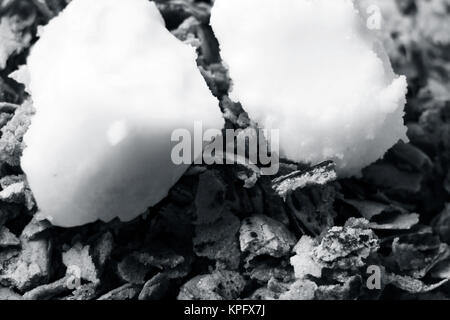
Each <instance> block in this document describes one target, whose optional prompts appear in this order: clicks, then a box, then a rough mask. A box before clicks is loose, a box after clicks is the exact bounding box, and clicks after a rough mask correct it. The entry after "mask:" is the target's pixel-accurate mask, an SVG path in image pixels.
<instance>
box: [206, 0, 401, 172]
mask: <svg viewBox="0 0 450 320" xmlns="http://www.w3.org/2000/svg"><path fill="white" fill-rule="evenodd" d="M359 9H360V10H361V12H360V11H358V10H357V9H356V7H355V3H354V1H352V0H282V1H275V0H216V1H215V3H214V7H213V9H212V17H211V25H212V28H213V30H214V33H215V34H216V37H217V38H218V40H219V43H220V48H221V55H222V58H223V59H224V61H225V63H226V64H227V65H228V66H229V70H230V76H231V79H232V80H233V91H232V98H233V99H235V100H239V101H240V102H242V104H243V106H244V109H245V110H246V111H247V112H248V113H249V116H250V118H251V119H253V120H255V121H257V122H258V123H259V124H260V125H261V126H262V127H264V128H267V129H271V128H274V129H280V149H281V151H280V152H281V155H282V156H284V157H286V158H288V159H291V160H294V161H299V162H309V163H312V164H318V163H320V162H322V161H325V160H334V161H335V162H336V164H337V166H336V169H337V171H338V174H339V176H341V177H343V176H351V175H357V174H359V173H360V171H361V169H362V168H364V167H365V166H367V165H369V164H371V163H372V162H374V161H376V160H377V159H379V158H381V157H382V156H383V155H384V153H385V152H386V151H387V150H388V149H389V148H390V147H392V146H393V145H394V144H395V143H396V142H397V141H398V140H399V139H401V140H404V141H407V137H406V127H405V126H404V123H403V115H404V112H403V108H404V105H405V102H406V99H405V96H406V92H407V83H406V78H405V77H404V76H396V75H395V74H394V72H393V70H392V67H391V65H390V62H389V59H388V57H387V55H386V53H385V50H384V48H383V46H382V44H381V43H380V42H379V41H378V39H377V38H376V35H375V33H374V32H373V31H371V30H369V29H368V28H367V26H366V19H365V18H363V15H364V14H365V10H366V9H367V8H359Z"/></svg>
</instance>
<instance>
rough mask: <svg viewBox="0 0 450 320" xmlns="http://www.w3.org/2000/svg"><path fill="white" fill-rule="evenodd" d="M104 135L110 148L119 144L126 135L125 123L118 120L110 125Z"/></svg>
mask: <svg viewBox="0 0 450 320" xmlns="http://www.w3.org/2000/svg"><path fill="white" fill-rule="evenodd" d="M106 135H107V137H108V141H109V143H110V144H111V145H112V146H115V145H117V144H119V143H120V142H121V141H122V140H123V139H125V138H126V136H127V135H128V128H127V125H126V123H125V121H123V120H120V121H116V122H114V123H113V124H111V126H110V127H109V129H108V132H107V133H106Z"/></svg>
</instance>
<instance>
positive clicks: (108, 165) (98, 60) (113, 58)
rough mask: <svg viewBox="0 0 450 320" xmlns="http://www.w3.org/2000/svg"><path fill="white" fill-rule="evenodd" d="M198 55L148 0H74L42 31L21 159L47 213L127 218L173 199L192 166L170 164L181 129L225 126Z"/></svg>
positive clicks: (57, 220) (62, 217)
mask: <svg viewBox="0 0 450 320" xmlns="http://www.w3.org/2000/svg"><path fill="white" fill-rule="evenodd" d="M196 57H197V55H196V52H195V49H194V48H193V47H191V46H188V45H185V44H183V43H181V42H180V41H179V40H177V39H176V38H175V37H174V36H173V35H172V34H170V32H169V31H168V30H167V29H166V28H165V26H164V21H163V19H162V17H161V15H160V13H159V11H158V10H157V8H156V6H155V4H154V3H153V2H149V1H147V0H126V1H124V0H95V1H92V0H73V1H71V3H70V4H69V5H68V6H67V8H66V9H65V10H64V11H63V12H62V13H60V14H59V15H58V16H57V17H56V18H54V19H53V20H52V21H50V23H49V24H48V25H47V26H45V27H43V28H42V30H41V38H40V39H39V41H38V42H37V43H36V44H35V46H34V47H33V48H32V50H31V53H30V56H29V58H28V69H29V74H30V91H31V92H32V98H33V101H34V106H35V108H36V115H35V116H34V117H33V119H32V124H31V126H30V129H29V131H28V132H27V133H26V135H25V137H24V141H25V143H26V145H27V148H26V149H25V150H24V153H23V157H22V159H21V164H22V168H23V170H24V171H25V173H26V175H27V178H28V181H29V184H30V187H31V189H32V191H33V194H34V196H35V198H36V202H37V205H38V207H39V210H40V212H41V215H42V216H45V217H48V218H49V219H51V220H52V223H53V224H55V225H59V226H65V227H68V226H77V225H82V224H85V223H89V222H93V221H95V220H97V219H101V220H104V221H109V220H111V219H113V218H115V217H119V218H120V219H121V220H124V221H128V220H131V219H133V218H135V217H137V216H138V215H139V214H141V213H143V212H144V211H145V210H146V208H148V207H149V206H152V205H154V204H156V203H158V202H159V201H160V200H161V199H163V198H164V197H165V196H166V195H167V193H168V191H169V189H170V188H171V187H172V186H173V185H174V184H175V183H176V181H177V180H178V179H179V178H180V176H181V175H182V174H183V173H184V171H185V170H186V169H187V167H188V166H187V165H180V166H177V165H175V164H173V163H172V161H171V159H170V154H171V149H172V144H171V141H170V137H171V133H172V131H173V130H174V129H175V128H187V129H191V130H192V129H193V125H194V122H195V121H202V123H203V126H204V127H205V128H218V129H220V128H221V127H222V126H223V123H224V121H223V118H222V115H221V112H220V109H219V107H218V102H217V100H216V99H215V98H214V97H213V96H212V94H211V93H210V91H209V89H208V87H207V85H206V83H205V81H204V79H203V78H202V76H201V74H200V72H199V70H198V69H197V66H196V61H195V60H196ZM118 119H119V120H118ZM111 124H112V125H111ZM200 152H201V150H200Z"/></svg>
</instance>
